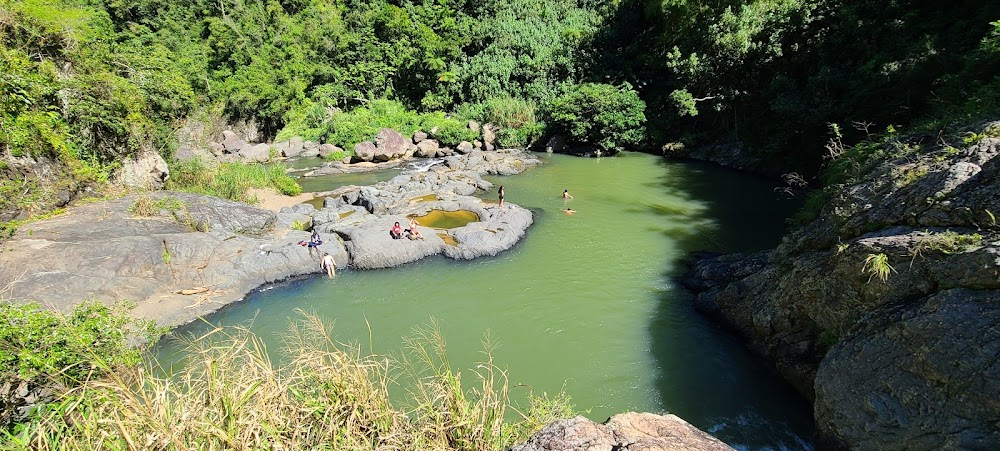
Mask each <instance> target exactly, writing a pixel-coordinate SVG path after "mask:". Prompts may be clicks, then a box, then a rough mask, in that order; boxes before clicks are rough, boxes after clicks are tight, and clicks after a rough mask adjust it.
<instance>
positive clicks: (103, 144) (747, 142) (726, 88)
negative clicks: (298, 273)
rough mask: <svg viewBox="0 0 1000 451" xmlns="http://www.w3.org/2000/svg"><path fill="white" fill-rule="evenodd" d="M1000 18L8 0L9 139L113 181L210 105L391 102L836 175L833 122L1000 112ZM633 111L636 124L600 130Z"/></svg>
mask: <svg viewBox="0 0 1000 451" xmlns="http://www.w3.org/2000/svg"><path fill="white" fill-rule="evenodd" d="M998 20H1000V4H997V3H996V2H985V1H971V0H957V1H950V2H938V1H930V0H924V1H917V2H898V1H895V0H876V1H869V2H860V3H858V2H847V1H842V0H819V1H805V0H750V1H747V0H742V1H741V0H723V1H712V2H707V1H701V0H623V1H615V2H595V1H592V0H579V1H572V0H548V1H545V0H513V1H501V0H484V1H478V2H471V1H466V0H433V1H432V0H425V1H414V0H403V1H396V0H393V1H387V0H338V1H331V0H284V1H282V0H269V1H260V2H257V1H255V2H249V1H244V0H221V1H219V0H212V1H208V0H192V1H187V2H170V1H166V0H136V1H121V0H0V90H2V93H3V96H2V100H0V148H2V150H3V152H4V154H5V155H7V156H14V157H16V156H22V155H46V156H52V157H57V158H61V159H64V160H67V161H76V162H77V163H75V164H76V165H77V169H78V170H77V172H78V173H79V174H78V175H79V176H80V177H89V178H91V179H100V178H101V177H103V176H106V174H107V173H108V171H109V170H110V169H111V168H113V167H114V166H115V165H116V164H118V163H117V162H118V161H120V160H121V158H122V157H124V156H127V155H131V154H134V153H136V152H139V151H141V150H145V149H153V150H157V151H159V152H160V153H162V154H164V155H166V156H168V157H169V156H170V153H171V149H172V146H174V145H175V144H174V143H175V141H176V139H175V138H174V136H173V133H174V131H175V130H176V129H177V128H178V127H179V126H180V125H181V124H182V123H183V122H184V121H185V120H186V118H188V117H189V116H191V115H192V114H195V113H196V112H198V111H213V112H214V111H218V112H221V114H222V115H223V116H224V119H226V120H230V121H234V120H239V119H253V120H254V121H256V122H257V123H259V124H261V126H262V129H263V132H264V135H265V138H275V137H277V136H281V137H287V136H290V135H300V136H304V137H307V138H309V139H316V140H320V141H325V140H328V139H335V137H336V136H340V135H342V134H343V133H342V130H345V129H347V128H349V127H347V126H346V125H344V120H346V119H349V118H351V117H367V116H365V114H368V113H365V114H361V113H352V112H353V111H355V110H356V109H358V108H363V109H366V110H368V111H369V112H370V111H371V110H372V106H373V105H375V103H373V102H379V101H388V102H391V103H392V104H394V105H399V106H401V108H403V109H405V110H406V111H407V112H409V113H408V114H412V115H414V117H416V116H417V115H421V114H429V113H441V114H445V115H449V116H452V117H457V118H459V119H477V120H480V121H484V122H486V121H489V122H493V123H496V124H498V125H500V126H501V127H502V130H501V132H500V139H501V140H502V141H503V143H504V144H505V145H527V144H529V143H531V142H532V141H535V140H538V139H540V138H543V137H544V136H546V135H549V134H552V133H557V132H560V133H568V134H569V135H570V136H571V137H572V138H576V139H578V140H580V141H581V142H584V143H590V144H593V145H598V146H602V147H613V148H616V149H620V148H631V149H640V150H641V149H646V150H658V149H659V148H660V147H662V146H663V145H664V144H666V143H668V142H676V141H680V142H684V143H685V144H688V145H700V144H708V143H713V142H719V141H728V142H736V143H739V144H741V145H743V146H744V147H745V148H747V149H748V150H749V151H750V152H751V153H754V154H756V155H760V156H763V157H765V158H767V159H769V161H772V162H773V164H774V165H778V166H781V167H788V168H794V167H815V166H817V164H818V162H820V161H821V158H822V155H823V143H824V142H825V141H826V139H827V138H829V133H828V131H829V129H830V125H831V124H839V126H840V128H841V129H842V130H845V134H846V135H847V136H845V139H847V140H851V139H854V140H858V139H863V138H865V136H866V134H867V133H870V132H872V130H884V129H885V128H886V127H889V126H895V127H900V126H907V125H910V124H915V125H921V124H922V125H925V126H944V125H947V124H948V123H950V122H954V121H962V120H965V121H968V120H976V119H978V118H981V117H986V116H989V115H991V114H995V113H996V112H997V111H998V105H1000V95H998V94H997V93H998V92H1000V90H998V88H1000V79H998V75H997V74H1000V25H998V23H1000V22H998ZM626 85H627V86H630V88H629V90H630V91H631V92H634V94H635V95H636V98H637V99H638V101H639V102H641V104H642V105H643V107H644V108H642V109H635V108H633V107H635V106H638V104H637V103H636V102H635V101H634V100H635V99H632V98H630V100H629V101H628V102H627V104H620V103H618V104H615V103H614V102H610V103H609V106H608V108H612V109H615V110H616V111H613V112H612V111H607V112H604V113H606V114H603V115H601V114H590V115H587V114H584V115H582V116H576V119H574V116H573V114H569V115H567V112H569V110H568V109H567V106H568V105H569V103H567V98H568V97H567V96H572V95H573V94H572V93H576V94H583V93H586V92H598V91H600V90H605V91H607V90H611V89H619V88H620V87H621V86H626ZM608 92H610V91H608ZM578 100H579V99H578ZM570 103H571V102H570ZM215 106H217V107H215ZM383 110H384V109H383ZM378 111H381V110H378ZM612 113H615V114H618V113H620V114H622V115H624V116H622V117H621V118H619V119H620V120H619V122H620V123H619V124H617V125H616V126H620V125H623V124H628V125H627V127H628V130H625V131H614V130H617V129H615V128H614V127H611V128H607V127H605V128H606V130H608V133H618V134H619V136H617V137H611V136H610V135H608V136H597V135H595V134H594V133H597V134H600V133H604V132H603V131H597V132H595V130H598V128H594V127H592V126H593V125H594V124H593V123H590V122H591V121H601V120H606V119H601V117H603V118H607V117H610V116H613V114H612ZM352 114H353V116H352ZM625 116H627V117H625ZM640 116H641V117H640ZM647 119H648V121H647ZM568 120H580V121H588V123H587V124H576V127H575V128H574V124H570V123H568V122H567V121H568ZM852 123H864V124H870V125H871V126H870V127H866V129H865V130H864V131H858V130H855V129H854V128H852V127H851V126H850V124H852ZM577 129H579V130H577ZM583 129H587V130H588V131H587V132H586V133H584V132H582V131H581V132H580V133H577V131H580V130H583ZM623 138H624V139H623ZM640 138H641V139H640ZM602 139H605V140H608V141H605V142H603V144H602V143H601V142H602V141H601V140H602Z"/></svg>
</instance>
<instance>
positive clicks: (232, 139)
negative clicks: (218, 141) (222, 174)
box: [222, 130, 247, 153]
mask: <svg viewBox="0 0 1000 451" xmlns="http://www.w3.org/2000/svg"><path fill="white" fill-rule="evenodd" d="M222 136H223V140H222V147H223V149H225V151H226V153H236V152H239V151H240V149H242V148H243V146H246V145H247V142H246V141H244V140H242V139H240V137H239V136H236V133H233V132H232V131H231V130H225V131H223V132H222Z"/></svg>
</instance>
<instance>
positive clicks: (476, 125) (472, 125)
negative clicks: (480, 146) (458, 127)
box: [469, 120, 479, 132]
mask: <svg viewBox="0 0 1000 451" xmlns="http://www.w3.org/2000/svg"><path fill="white" fill-rule="evenodd" d="M469 130H472V131H474V132H478V131H479V122H476V121H471V120H470V121H469Z"/></svg>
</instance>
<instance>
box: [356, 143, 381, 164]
mask: <svg viewBox="0 0 1000 451" xmlns="http://www.w3.org/2000/svg"><path fill="white" fill-rule="evenodd" d="M375 152H376V150H375V143H373V142H371V141H364V142H360V143H357V144H355V145H354V157H355V158H357V159H358V160H360V161H372V160H374V159H375Z"/></svg>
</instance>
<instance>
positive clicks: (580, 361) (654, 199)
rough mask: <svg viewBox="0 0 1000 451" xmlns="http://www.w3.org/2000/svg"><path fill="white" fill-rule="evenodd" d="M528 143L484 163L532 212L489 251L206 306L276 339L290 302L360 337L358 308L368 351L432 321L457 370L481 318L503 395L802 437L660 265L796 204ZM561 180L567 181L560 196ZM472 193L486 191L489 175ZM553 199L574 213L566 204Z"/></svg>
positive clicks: (802, 407)
mask: <svg viewBox="0 0 1000 451" xmlns="http://www.w3.org/2000/svg"><path fill="white" fill-rule="evenodd" d="M540 157H541V158H542V159H543V160H544V161H545V164H544V165H542V166H540V167H537V168H533V169H531V170H529V171H527V172H525V173H524V174H521V175H517V176H513V177H496V178H493V179H491V180H492V181H493V182H494V183H497V184H502V185H504V189H505V193H506V200H507V201H508V202H512V203H516V204H518V205H521V206H524V207H527V208H530V209H531V210H532V211H533V213H534V218H535V223H534V225H533V226H532V227H531V228H530V229H529V230H528V233H527V236H526V237H525V238H524V239H523V240H522V241H521V242H520V243H518V244H517V245H516V246H515V247H514V248H513V249H511V250H509V251H507V252H504V253H502V254H501V255H499V256H497V257H493V258H483V259H478V260H473V261H461V262H456V261H452V260H448V259H445V258H443V257H435V258H430V259H426V260H423V261H420V262H417V263H413V264H409V265H405V266H402V267H399V268H394V269H387V270H377V271H356V270H342V271H338V273H337V274H338V275H337V277H336V278H334V279H327V278H319V277H316V278H310V279H305V280H297V281H293V282H289V283H284V284H282V285H280V286H277V287H270V289H266V290H263V291H258V292H255V293H253V294H251V295H250V296H248V297H247V299H246V300H245V301H244V302H241V303H238V304H235V305H233V306H231V307H230V308H227V309H225V310H224V311H222V312H220V313H218V314H215V315H213V316H211V317H210V318H208V320H209V322H211V323H213V324H223V325H232V324H246V323H248V322H250V321H252V322H253V324H252V330H254V331H255V332H256V333H258V334H259V335H261V336H262V337H264V338H265V340H267V341H268V345H269V348H270V349H271V350H278V349H280V347H281V339H280V335H281V334H282V333H283V332H285V331H287V329H288V323H289V322H290V321H294V320H296V319H298V318H299V315H298V314H297V313H296V311H295V310H296V309H302V310H305V311H308V312H315V313H318V314H319V315H320V316H322V317H324V318H327V319H330V320H331V321H333V322H334V324H335V326H334V333H335V335H336V338H337V339H339V340H341V341H345V342H359V343H363V346H362V347H363V348H364V349H366V350H367V349H368V347H369V330H368V325H367V324H370V326H371V339H372V342H371V346H372V348H373V351H374V352H376V353H391V352H395V351H397V350H399V349H400V348H401V344H402V337H404V336H411V332H412V330H413V328H415V327H420V326H427V325H429V324H431V322H432V321H433V322H434V323H435V324H436V325H437V327H438V328H439V329H440V331H441V333H442V335H443V336H444V338H445V340H446V341H447V350H448V357H449V359H450V361H451V363H452V366H453V367H454V368H456V369H457V370H461V371H462V372H463V373H466V378H465V380H466V382H467V383H470V384H471V383H472V382H474V379H473V375H472V374H471V372H469V369H470V368H473V367H474V364H475V363H476V362H479V361H481V359H482V352H481V351H482V350H483V346H482V344H481V343H482V341H483V339H484V338H485V337H486V336H487V334H488V336H489V338H490V339H491V340H493V341H495V342H496V343H498V344H499V347H498V348H496V349H495V350H494V352H493V354H494V358H495V361H496V362H497V363H498V364H499V365H500V366H502V367H504V368H506V369H507V370H508V372H509V375H510V382H511V386H512V387H514V388H512V393H513V394H514V395H515V398H516V397H518V396H523V395H524V394H525V393H526V392H527V391H528V388H527V387H530V388H531V389H533V390H534V391H535V392H536V393H540V392H547V393H550V394H553V393H557V392H559V391H560V390H565V392H566V393H567V394H568V395H569V396H570V397H571V399H572V402H573V404H574V406H575V407H576V408H578V409H580V410H584V411H585V415H586V416H588V417H589V418H591V419H594V420H596V421H603V420H605V419H607V417H609V416H611V415H613V414H616V413H620V412H625V411H630V410H634V411H652V412H670V413H674V414H677V415H679V416H680V417H682V418H684V419H685V420H687V421H689V422H691V423H692V424H694V425H696V426H698V427H700V428H702V429H704V430H707V431H709V432H711V433H713V434H714V435H716V436H718V437H719V438H721V439H722V440H724V441H726V442H727V443H729V444H731V445H733V446H736V447H739V448H746V449H803V448H810V445H809V444H808V438H809V437H810V435H811V433H812V427H813V426H812V424H811V420H810V419H811V417H812V412H811V409H810V407H809V405H808V404H807V403H806V402H805V400H803V399H802V398H800V397H799V396H797V395H796V394H795V393H794V392H793V391H792V389H791V388H790V387H789V386H788V385H786V384H784V383H783V382H782V381H781V380H780V379H778V378H777V377H775V376H774V375H773V374H771V373H770V372H769V371H768V370H767V369H766V368H765V367H764V366H763V365H762V364H761V363H760V362H759V361H757V360H756V359H754V358H753V357H752V356H751V355H750V354H749V353H748V352H747V351H746V350H745V348H744V347H743V346H742V344H741V343H740V342H739V341H738V340H737V339H735V338H734V337H733V336H731V335H730V334H729V333H728V332H725V331H723V330H720V329H719V328H718V327H716V326H715V325H713V324H712V323H710V322H709V321H707V320H706V319H704V318H702V317H701V316H699V315H698V314H697V313H696V312H694V310H693V309H692V307H691V302H690V298H689V296H688V295H687V294H686V293H685V292H684V291H683V290H682V289H681V288H679V287H678V286H676V284H675V283H674V282H673V281H672V280H671V276H674V275H677V274H678V273H679V272H680V271H682V268H681V266H680V263H679V262H680V260H681V258H682V257H683V256H684V255H685V254H686V253H688V252H690V251H692V250H719V251H728V250H755V249H763V248H767V247H771V246H773V245H775V244H776V243H777V240H778V239H779V237H780V236H781V234H782V233H783V231H784V228H785V226H784V218H785V217H787V216H788V215H789V214H790V213H791V212H792V210H793V209H794V208H795V207H796V205H795V203H794V202H791V201H788V200H783V199H781V198H780V196H778V195H777V194H775V193H774V192H773V190H772V188H773V186H774V183H773V182H771V181H765V180H761V179H757V178H754V177H750V176H747V175H744V174H740V173H736V172H731V171H727V170H724V169H719V168H714V167H709V166H701V165H694V164H684V163H676V162H669V163H668V162H664V161H662V160H661V159H659V158H657V157H654V156H650V155H645V154H632V153H629V154H624V155H623V156H620V157H616V158H601V159H593V158H576V157H567V156H562V155H546V154H541V155H540ZM322 189H327V188H319V189H318V190H322ZM563 189H568V190H569V192H570V193H571V194H572V195H573V196H574V198H573V199H569V200H563V199H562V198H561V193H562V191H563ZM482 197H484V198H486V199H496V190H495V189H494V190H493V191H492V192H488V193H483V194H482ZM565 208H572V209H574V210H576V211H577V213H576V214H575V215H573V216H567V215H565V214H564V213H563V210H564V209H565ZM403 244H404V245H405V243H403ZM254 318H256V319H254ZM208 327H209V326H208V325H206V324H194V325H191V326H187V327H185V328H182V329H181V330H179V331H177V334H178V335H187V334H198V333H202V332H204V331H205V330H207V328H208ZM178 347H179V346H178V344H177V343H176V342H175V341H171V340H166V341H165V342H164V343H163V344H162V345H161V346H160V348H159V357H160V359H161V362H171V361H175V360H176V359H177V358H178ZM518 384H524V386H523V387H515V386H516V385H518Z"/></svg>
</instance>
